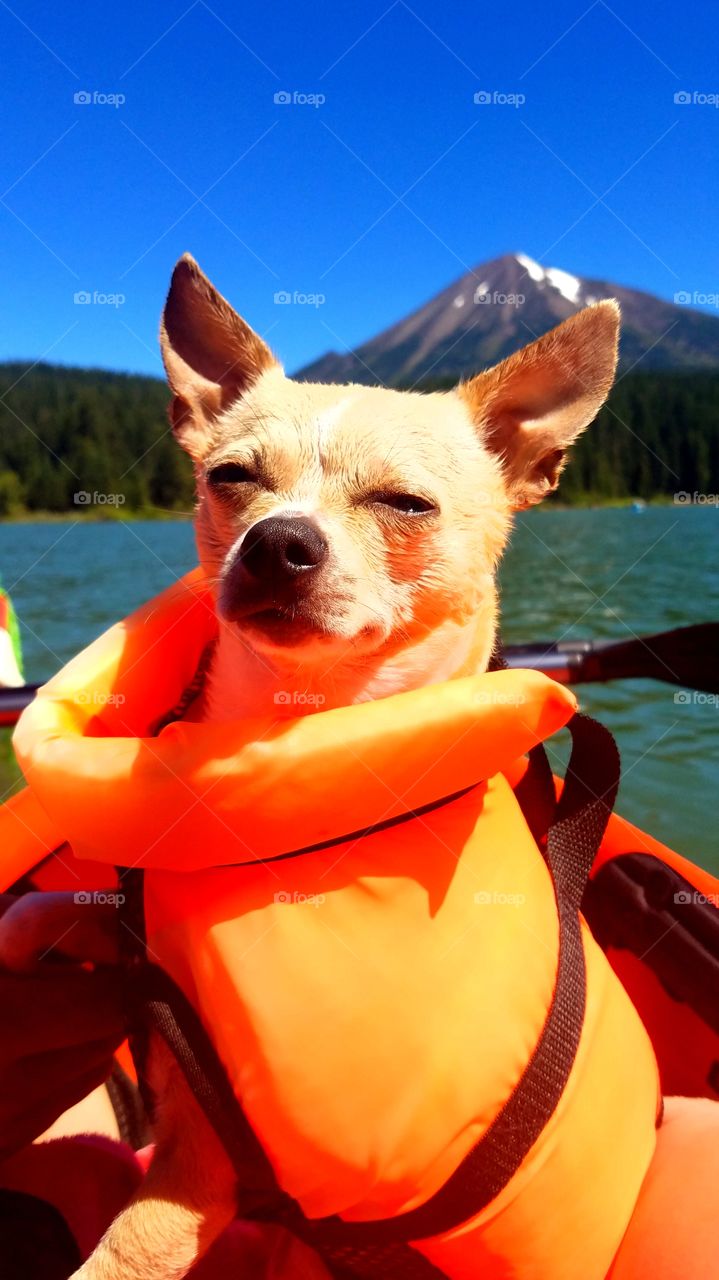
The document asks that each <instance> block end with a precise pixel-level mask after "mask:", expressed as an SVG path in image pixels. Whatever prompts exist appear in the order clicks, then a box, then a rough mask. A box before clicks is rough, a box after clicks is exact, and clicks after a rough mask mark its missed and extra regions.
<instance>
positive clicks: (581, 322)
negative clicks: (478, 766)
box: [78, 258, 618, 1280]
mask: <svg viewBox="0 0 719 1280" xmlns="http://www.w3.org/2000/svg"><path fill="white" fill-rule="evenodd" d="M617 330H618V309H617V307H616V304H614V303H600V304H599V305H598V306H595V307H591V308H589V309H587V310H586V311H583V312H581V313H579V314H578V315H576V316H575V317H573V318H572V319H571V320H568V321H567V322H566V323H565V324H563V325H561V326H560V327H559V328H558V329H556V330H554V331H553V332H552V333H551V334H548V335H547V336H546V337H545V338H542V339H540V340H539V342H537V343H534V344H533V345H532V346H531V347H529V348H527V349H526V350H525V351H523V352H521V353H519V354H518V355H517V356H512V357H510V359H509V360H506V361H505V362H504V363H503V364H501V365H499V366H498V368H496V369H493V370H490V371H488V372H486V373H483V374H480V375H479V376H478V377H477V378H474V379H473V380H472V381H470V382H468V383H466V384H465V385H463V386H462V387H461V388H459V390H458V391H452V392H446V393H434V394H431V395H419V394H417V393H411V392H399V391H388V390H384V389H381V388H371V387H360V386H349V387H334V386H324V385H317V384H298V383H294V382H292V381H290V380H289V379H287V378H286V377H285V376H284V374H283V372H282V370H281V368H280V367H279V365H278V364H277V363H276V362H275V360H274V358H273V357H272V355H271V354H270V352H269V350H268V348H267V347H266V346H265V344H264V343H263V342H262V340H261V339H260V338H258V337H257V335H255V334H254V333H253V332H252V330H251V329H249V327H248V326H247V325H246V324H245V322H244V321H242V320H240V318H239V317H238V316H237V315H236V314H235V313H234V312H233V311H232V309H231V308H230V307H229V304H228V303H227V302H225V300H224V299H223V298H221V297H220V295H219V294H218V293H217V292H216V291H215V290H214V288H213V286H212V285H211V284H210V283H209V281H208V280H207V279H206V278H205V277H204V276H203V275H202V272H201V271H200V269H199V267H197V265H196V263H194V262H193V261H192V259H189V258H183V259H181V261H180V263H178V266H177V267H176V269H175V273H174V276H173V281H172V286H171V289H170V294H169V297H168V301H167V305H166V308H165V314H164V317H163V323H162V329H161V343H162V351H163V358H164V361H165V367H166V369H167V373H168V379H169V382H170V386H171V389H172V391H173V394H174V397H175V398H174V401H173V407H172V410H171V419H172V422H173V426H174V429H175V432H176V434H177V437H178V441H179V443H180V444H181V445H182V446H183V447H184V448H185V449H187V451H188V452H189V453H190V455H191V456H192V458H193V461H194V463H195V471H196V477H197V493H198V509H197V521H196V529H197V543H198V549H199V554H200V560H201V563H202V565H203V567H204V569H205V571H206V573H207V574H208V576H209V578H210V580H211V581H212V583H213V584H214V587H215V591H216V595H217V599H218V608H219V626H220V632H219V641H218V645H217V649H216V653H215V657H214V661H213V665H212V668H211V671H210V675H209V679H208V682H207V688H206V691H205V694H204V696H203V699H202V701H201V702H200V704H199V706H198V707H196V708H195V710H194V713H193V714H194V716H195V717H198V718H199V717H202V718H204V719H213V720H214V719H228V718H233V717H239V716H246V715H253V714H256V713H260V714H263V713H264V714H266V713H267V712H268V709H270V708H271V707H272V706H273V704H274V695H275V693H276V692H277V691H278V690H295V689H299V690H301V691H302V692H305V693H307V692H314V693H317V694H321V695H322V698H323V702H322V703H319V704H318V703H317V702H313V701H311V700H308V701H307V702H305V703H304V704H302V705H300V706H297V705H293V706H292V707H291V708H290V714H298V713H300V712H301V711H303V710H306V711H310V710H312V709H314V708H316V706H317V705H322V706H324V707H328V706H339V705H347V704H349V703H351V702H357V701H361V700H366V699H370V698H376V697H382V696H384V695H386V694H388V693H390V692H395V691H398V690H403V689H412V688H417V687H420V686H422V685H426V684H430V683H432V682H434V681H438V680H446V679H450V678H451V677H452V676H454V675H457V674H458V673H459V672H470V671H481V670H483V669H485V668H486V666H487V663H488V660H489V657H490V654H491V651H492V647H493V644H494V638H495V626H496V611H497V606H496V591H495V585H494V575H495V571H496V568H497V564H498V562H499V559H500V556H501V554H502V551H503V549H504V546H505V543H506V540H507V537H508V534H509V531H510V527H511V520H512V512H513V510H514V509H516V508H519V507H523V506H525V505H527V504H529V503H530V502H536V501H539V500H540V498H541V497H543V496H544V494H545V492H547V491H548V490H549V489H551V488H553V487H554V486H555V485H556V482H557V478H558V474H559V470H560V468H561V463H562V461H563V458H564V452H565V450H566V448H567V446H568V445H569V444H570V443H571V441H572V440H573V439H574V438H575V437H576V436H577V435H578V434H579V432H580V431H582V430H583V429H584V427H585V426H586V425H587V424H588V422H589V421H590V420H591V418H592V417H593V416H594V414H595V413H596V412H597V410H598V409H599V407H600V405H601V403H602V401H603V399H604V397H605V396H606V393H607V391H608V390H609V386H610V384H611V380H612V377H613V372H614V366H615V362H616V345H617ZM226 463H234V464H239V465H241V466H243V467H244V468H246V469H247V472H248V474H249V475H250V476H251V477H252V479H251V481H243V482H241V483H236V484H231V485H228V486H225V487H224V489H223V492H222V493H221V494H218V493H217V492H216V491H215V490H214V489H213V487H212V483H211V481H210V480H209V479H208V477H209V476H210V473H211V472H212V470H213V468H216V467H218V466H220V465H222V464H226ZM398 493H399V494H413V495H419V497H420V498H423V499H425V500H427V501H429V502H431V503H432V504H433V510H432V511H431V513H423V514H420V515H417V514H414V515H411V514H409V515H408V514H406V513H402V512H398V511H397V510H396V509H394V508H393V507H392V505H388V504H387V503H386V502H385V501H384V500H383V495H384V496H385V497H386V496H387V495H388V494H390V495H396V494H398ZM277 513H282V514H285V515H287V514H292V513H295V514H297V513H299V514H302V515H304V516H307V517H311V519H312V520H313V521H314V522H315V523H316V525H317V527H318V528H319V529H320V530H321V531H322V533H323V535H324V536H325V539H326V541H327V543H328V547H329V554H328V557H327V560H326V563H324V564H323V566H322V569H321V571H320V572H318V573H317V575H316V578H315V579H314V585H313V586H312V588H311V590H310V591H309V592H307V593H306V594H305V595H304V596H303V597H302V599H298V602H297V606H296V610H295V612H294V614H293V617H294V620H295V622H296V627H297V634H296V638H295V637H294V636H293V635H292V634H291V635H290V637H289V642H288V639H287V636H286V635H285V636H284V637H283V639H282V642H281V643H280V642H278V640H277V636H276V634H275V633H273V631H272V628H269V629H268V628H267V627H265V626H263V625H262V624H261V623H260V622H258V621H257V620H256V618H255V616H254V615H253V614H251V613H250V614H248V615H247V617H242V618H241V619H240V620H239V621H237V620H235V621H230V620H229V619H228V618H227V617H223V616H222V607H221V605H222V591H223V585H224V584H225V583H226V580H227V576H228V574H230V572H231V571H232V567H233V564H234V563H235V560H236V556H237V552H238V549H239V547H240V545H241V542H242V539H243V538H244V537H245V536H246V534H247V532H248V531H249V530H251V529H253V528H254V526H255V525H256V524H257V523H258V522H259V521H261V520H263V519H265V518H268V517H269V516H271V515H275V514H277ZM276 711H277V713H278V714H279V713H280V711H281V708H276ZM150 1074H151V1080H152V1082H153V1088H154V1089H155V1090H156V1091H157V1092H158V1094H159V1096H160V1097H161V1099H162V1107H161V1112H160V1123H159V1127H158V1134H157V1144H158V1145H157V1155H156V1157H155V1160H154V1162H153V1164H152V1166H151V1168H150V1172H149V1174H148V1176H147V1179H146V1181H145V1185H144V1186H143V1189H142V1192H141V1194H140V1196H139V1197H138V1198H137V1199H136V1200H135V1201H134V1202H133V1203H132V1204H131V1205H130V1206H129V1207H128V1208H127V1209H126V1210H125V1212H124V1213H123V1214H122V1215H121V1216H120V1218H118V1220H117V1221H116V1223H115V1224H114V1225H113V1227H112V1228H111V1230H110V1232H109V1233H108V1235H107V1236H106V1237H105V1240H104V1241H103V1242H102V1243H101V1245H100V1246H99V1248H98V1250H97V1251H96V1253H95V1255H93V1257H92V1258H91V1259H90V1260H89V1261H88V1262H87V1263H86V1265H85V1266H84V1267H83V1268H82V1269H81V1271H80V1272H79V1273H78V1277H82V1280H180V1277H182V1276H184V1275H185V1274H186V1272H187V1270H188V1268H189V1266H190V1264H191V1262H192V1261H193V1260H194V1259H195V1258H196V1257H199V1256H200V1255H201V1254H202V1252H203V1251H204V1249H205V1248H207V1246H208V1245H209V1243H210V1242H211V1240H212V1239H213V1238H214V1237H215V1236H216V1235H217V1234H218V1233H219V1232H220V1231H221V1230H222V1229H223V1227H224V1226H225V1224H226V1223H227V1222H228V1221H229V1218H230V1216H231V1214H232V1195H233V1176H232V1171H231V1169H230V1166H229V1164H228V1162H227V1159H226V1157H225V1156H224V1154H223V1152H222V1150H221V1148H220V1146H219V1144H218V1141H217V1139H216V1137H215V1136H214V1134H213V1133H212V1131H211V1130H210V1128H209V1126H208V1124H207V1122H206V1121H205V1120H204V1118H203V1117H202V1115H201V1113H200V1111H199V1109H198V1107H197V1105H196V1103H195V1102H194V1101H193V1099H192V1098H191V1097H190V1095H189V1093H188V1090H187V1086H186V1085H185V1083H184V1080H183V1079H182V1077H181V1076H180V1075H179V1072H178V1071H177V1069H176V1068H174V1067H173V1066H172V1065H171V1064H169V1062H168V1060H167V1053H166V1050H165V1049H164V1048H163V1047H162V1046H160V1045H159V1044H155V1046H154V1049H153V1053H152V1056H151V1064H150ZM290 1257H291V1255H290ZM302 1273H303V1272H302V1266H301V1265H298V1267H297V1269H296V1270H294V1268H293V1267H292V1266H291V1264H288V1269H287V1271H286V1275H287V1276H288V1277H289V1276H291V1275H300V1274H302Z"/></svg>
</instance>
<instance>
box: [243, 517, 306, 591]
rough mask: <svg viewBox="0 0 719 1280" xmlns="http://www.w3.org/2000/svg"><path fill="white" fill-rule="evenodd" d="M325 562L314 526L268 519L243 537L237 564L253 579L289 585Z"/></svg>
mask: <svg viewBox="0 0 719 1280" xmlns="http://www.w3.org/2000/svg"><path fill="white" fill-rule="evenodd" d="M326 558H327V542H326V540H325V538H323V536H322V534H321V533H320V531H319V529H318V528H317V526H316V525H314V524H312V522H311V521H310V520H306V519H304V518H303V517H299V516H270V517H269V518H268V519H266V520H260V521H259V523H258V524H256V525H254V526H253V528H252V529H250V530H249V531H248V533H247V534H246V535H245V538H244V541H243V543H242V546H241V548H240V560H241V562H242V564H243V565H244V568H245V569H246V571H247V572H248V573H249V574H251V576H252V577H253V578H259V579H270V580H273V581H275V582H278V581H291V580H292V579H293V578H298V577H299V576H300V575H302V574H308V573H311V572H313V571H314V570H316V569H319V568H320V566H321V565H322V564H323V563H324V561H325V559H326Z"/></svg>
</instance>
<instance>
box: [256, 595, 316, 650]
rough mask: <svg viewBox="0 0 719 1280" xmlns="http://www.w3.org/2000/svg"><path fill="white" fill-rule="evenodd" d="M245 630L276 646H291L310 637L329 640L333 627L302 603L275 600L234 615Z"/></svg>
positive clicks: (301, 642)
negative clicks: (267, 604)
mask: <svg viewBox="0 0 719 1280" xmlns="http://www.w3.org/2000/svg"><path fill="white" fill-rule="evenodd" d="M232 621H234V622H235V623H236V625H237V626H238V627H239V628H240V629H241V630H242V631H245V632H249V633H251V634H253V635H254V636H256V637H257V638H258V639H260V640H261V641H262V640H264V641H265V642H266V643H269V644H271V645H273V646H276V647H280V648H283V649H284V648H291V647H292V646H293V645H300V644H306V643H307V642H308V641H312V640H314V641H317V640H323V639H324V640H328V639H330V638H331V636H332V632H331V631H330V629H329V628H328V627H327V626H326V625H325V624H324V623H323V622H322V620H321V619H320V618H318V617H317V615H316V614H315V613H314V612H311V611H310V610H308V609H307V608H306V607H305V608H303V607H302V605H299V604H286V605H282V604H274V605H271V606H269V607H267V608H262V609H256V610H253V611H252V612H248V613H246V614H245V615H244V616H243V617H235V618H233V619H232Z"/></svg>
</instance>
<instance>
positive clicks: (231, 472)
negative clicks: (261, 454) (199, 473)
mask: <svg viewBox="0 0 719 1280" xmlns="http://www.w3.org/2000/svg"><path fill="white" fill-rule="evenodd" d="M254 480H255V477H254V476H253V474H252V472H251V471H250V470H249V469H248V468H247V467H243V465H242V463H241V462H220V463H219V464H218V466H216V467H212V468H211V469H210V471H208V473H207V481H208V484H210V485H211V486H212V488H213V489H214V488H216V487H217V488H219V486H220V485H224V484H254Z"/></svg>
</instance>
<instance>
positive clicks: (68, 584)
mask: <svg viewBox="0 0 719 1280" xmlns="http://www.w3.org/2000/svg"><path fill="white" fill-rule="evenodd" d="M718 547H719V509H717V508H694V507H692V508H684V507H679V508H675V507H657V508H648V509H647V510H645V511H643V512H641V513H635V512H633V511H630V510H624V509H622V510H610V509H601V510H596V511H584V510H568V511H553V510H550V511H541V510H540V511H536V512H531V513H529V514H527V515H525V516H523V517H522V518H521V519H520V521H519V523H518V525H517V529H516V531H515V534H514V537H513V539H512V543H511V546H510V549H509V551H508V553H507V556H506V558H505V561H504V565H503V569H502V575H501V581H502V616H503V634H504V638H505V640H506V642H508V643H512V642H520V641H534V640H537V641H540V640H549V639H553V638H558V637H559V636H560V635H561V636H563V637H564V638H572V637H577V638H582V639H585V638H600V637H601V638H605V639H612V638H616V639H622V640H623V639H627V638H628V637H629V636H630V635H632V634H638V635H642V634H649V633H651V632H654V631H660V630H665V629H667V628H669V627H673V626H680V625H684V624H686V623H689V622H704V621H708V620H717V619H719V568H718V566H717V549H718ZM194 558H195V553H194V542H193V533H192V526H191V525H190V524H188V523H184V522H177V523H174V522H173V523H166V524H165V523H146V522H139V521H138V522H133V523H131V524H110V523H108V524H78V525H75V526H73V525H65V524H28V525H3V526H0V574H2V578H3V580H4V582H5V584H6V586H8V587H9V588H10V589H11V590H12V595H13V598H14V600H15V604H16V607H17V610H18V613H19V615H20V619H21V622H22V624H23V642H24V649H25V665H26V673H27V676H28V679H30V680H42V679H45V678H46V677H47V676H49V675H50V674H51V673H52V672H53V671H55V670H56V669H57V668H58V667H59V666H60V665H61V664H62V663H63V662H65V661H66V660H67V659H68V658H69V657H70V656H71V655H72V654H73V653H76V652H77V650H78V649H80V648H81V647H82V646H83V645H84V644H86V643H87V642H88V641H89V640H91V639H92V638H93V637H94V636H96V635H97V634H98V633H99V632H100V631H102V630H103V629H104V628H105V627H106V626H107V625H109V623H111V622H113V621H114V620H115V619H117V618H119V617H121V616H123V615H124V614H125V613H127V612H128V611H129V610H130V609H132V608H133V607H134V606H136V605H137V604H139V603H140V602H141V601H142V600H143V599H146V598H147V597H148V596H150V595H152V594H153V593H155V592H157V591H159V590H161V589H162V588H163V587H164V586H166V585H167V584H168V583H169V582H170V581H171V580H172V579H173V577H175V576H177V575H179V574H181V573H183V572H184V571H185V570H186V569H188V568H190V567H191V565H192V564H193V563H194ZM715 661H716V662H717V664H718V665H719V653H718V654H717V655H716V659H715ZM677 692H678V690H677V689H676V688H675V686H673V685H669V684H659V683H654V682H648V681H639V680H633V681H625V682H622V683H618V684H613V685H611V686H610V685H604V686H598V685H587V686H584V687H583V691H582V702H583V705H584V708H585V710H588V711H590V712H591V713H592V714H593V715H596V716H598V717H599V718H601V719H602V720H603V721H604V723H605V724H607V725H608V726H609V728H611V729H612V731H613V732H614V734H615V735H616V738H617V741H618V744H619V748H620V750H621V753H622V760H623V766H624V777H623V781H622V786H621V791H620V799H619V805H618V807H619V809H620V810H621V811H622V812H623V813H625V814H626V816H627V817H628V818H631V819H632V821H634V822H637V823H638V824H639V825H640V826H642V827H645V828H646V829H647V830H649V831H651V832H653V834H655V835H656V836H658V837H659V838H660V839H662V840H664V841H666V842H667V843H668V844H670V845H672V846H673V847H674V848H676V849H678V850H679V851H680V852H682V853H685V854H686V855H687V856H689V857H690V858H692V859H694V860H696V861H699V862H703V863H704V864H705V865H711V866H713V867H715V868H717V869H719V823H718V822H717V817H716V804H715V800H716V792H717V788H718V787H719V705H718V703H717V701H709V700H706V699H705V700H703V701H702V700H699V699H696V700H693V701H690V702H688V703H686V702H681V701H680V702H676V701H675V694H676V693H677Z"/></svg>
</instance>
